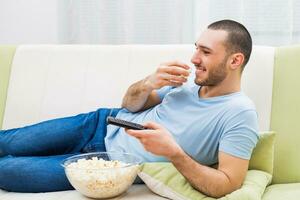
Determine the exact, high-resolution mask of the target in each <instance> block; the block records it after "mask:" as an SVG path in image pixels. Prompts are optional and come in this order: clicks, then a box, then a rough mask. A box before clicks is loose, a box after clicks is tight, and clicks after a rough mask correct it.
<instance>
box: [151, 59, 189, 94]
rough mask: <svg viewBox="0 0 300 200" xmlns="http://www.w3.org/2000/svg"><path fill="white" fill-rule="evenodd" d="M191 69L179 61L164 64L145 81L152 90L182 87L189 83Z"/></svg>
mask: <svg viewBox="0 0 300 200" xmlns="http://www.w3.org/2000/svg"><path fill="white" fill-rule="evenodd" d="M189 69H190V67H189V66H188V65H187V64H184V63H182V62H179V61H171V62H166V63H162V64H160V65H159V67H158V68H157V70H156V72H155V73H153V74H151V75H150V76H148V77H147V78H146V80H145V84H147V85H148V86H149V87H150V88H152V89H159V88H162V87H164V86H181V85H182V84H183V83H185V82H186V81H187V77H188V76H189V74H190V73H189Z"/></svg>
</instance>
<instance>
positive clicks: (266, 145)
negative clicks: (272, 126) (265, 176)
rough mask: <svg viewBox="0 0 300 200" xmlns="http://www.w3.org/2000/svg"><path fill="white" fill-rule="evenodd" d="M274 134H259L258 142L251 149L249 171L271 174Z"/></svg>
mask: <svg viewBox="0 0 300 200" xmlns="http://www.w3.org/2000/svg"><path fill="white" fill-rule="evenodd" d="M274 143H275V132H261V133H260V134H259V141H258V143H257V144H256V147H255V148H254V149H253V153H252V156H251V159H250V162H249V169H256V170H261V171H265V172H268V173H269V174H273V162H274Z"/></svg>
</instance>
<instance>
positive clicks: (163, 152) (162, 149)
mask: <svg viewBox="0 0 300 200" xmlns="http://www.w3.org/2000/svg"><path fill="white" fill-rule="evenodd" d="M143 126H145V127H146V128H148V129H147V130H132V129H126V130H125V131H126V132H127V133H128V134H129V135H131V136H133V137H135V138H137V139H138V140H139V141H140V142H141V143H142V144H143V146H144V148H145V149H146V151H149V152H151V153H153V154H155V155H159V156H164V157H166V158H172V157H173V156H174V155H176V154H177V153H178V152H180V151H182V149H181V147H180V146H179V145H178V144H177V143H176V141H175V140H174V138H173V137H172V135H171V134H170V133H169V132H168V130H166V129H165V128H164V127H162V126H161V125H159V124H157V123H154V122H148V123H146V124H143Z"/></svg>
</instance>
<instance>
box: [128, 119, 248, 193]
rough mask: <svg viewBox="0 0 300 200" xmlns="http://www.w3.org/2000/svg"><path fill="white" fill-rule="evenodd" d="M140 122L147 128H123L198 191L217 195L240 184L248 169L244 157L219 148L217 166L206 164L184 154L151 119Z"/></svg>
mask: <svg viewBox="0 0 300 200" xmlns="http://www.w3.org/2000/svg"><path fill="white" fill-rule="evenodd" d="M144 126H146V127H147V128H150V129H148V130H131V129H129V130H128V129H127V130H126V132H127V133H128V134H129V135H131V136H134V137H136V138H137V139H139V140H140V142H141V143H142V144H143V146H144V148H145V150H147V151H149V152H151V153H153V154H156V155H160V156H164V157H166V158H168V159H169V160H170V161H171V162H172V163H173V165H174V166H175V167H176V168H177V169H178V171H179V172H180V173H181V174H182V175H183V176H184V177H185V178H186V179H187V180H188V181H189V183H191V185H192V186H193V187H194V188H195V189H197V190H198V191H200V192H202V193H204V194H206V195H208V196H211V197H215V198H218V197H222V196H224V195H226V194H229V193H231V192H233V191H234V190H236V189H238V188H240V187H241V185H242V183H243V180H244V178H245V176H246V173H247V170H248V163H249V161H248V160H244V159H240V158H237V157H234V156H231V155H229V154H226V153H223V152H219V165H218V168H217V169H214V168H211V167H207V166H204V165H202V164H201V163H198V162H196V161H195V160H193V159H192V158H191V157H190V156H189V155H187V154H186V153H185V152H184V151H183V149H182V148H181V147H180V146H179V145H178V144H177V143H176V141H175V140H174V138H173V137H172V135H171V134H170V133H169V132H168V131H167V130H166V129H165V128H164V127H162V126H161V125H159V124H157V123H153V122H151V123H146V124H144Z"/></svg>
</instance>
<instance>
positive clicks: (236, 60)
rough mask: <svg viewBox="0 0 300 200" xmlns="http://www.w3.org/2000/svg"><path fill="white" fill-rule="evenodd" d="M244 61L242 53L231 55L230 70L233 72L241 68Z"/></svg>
mask: <svg viewBox="0 0 300 200" xmlns="http://www.w3.org/2000/svg"><path fill="white" fill-rule="evenodd" d="M244 59H245V57H244V55H243V54H242V53H235V54H232V55H231V58H230V68H231V69H233V70H234V69H237V68H239V67H241V66H242V65H243V63H244Z"/></svg>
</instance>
